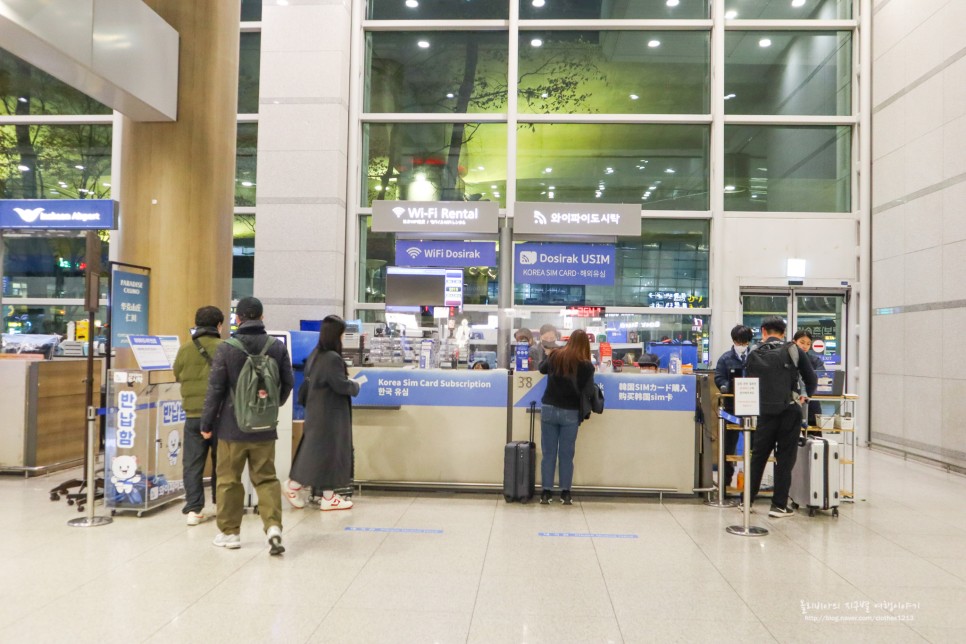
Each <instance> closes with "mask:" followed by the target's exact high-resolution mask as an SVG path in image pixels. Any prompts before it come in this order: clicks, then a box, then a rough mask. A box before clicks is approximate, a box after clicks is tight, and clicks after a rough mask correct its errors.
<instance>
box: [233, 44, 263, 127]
mask: <svg viewBox="0 0 966 644" xmlns="http://www.w3.org/2000/svg"><path fill="white" fill-rule="evenodd" d="M261 60H262V34H260V33H244V34H242V35H241V45H240V49H239V52H238V113H239V114H256V113H258V81H259V65H260V64H261Z"/></svg>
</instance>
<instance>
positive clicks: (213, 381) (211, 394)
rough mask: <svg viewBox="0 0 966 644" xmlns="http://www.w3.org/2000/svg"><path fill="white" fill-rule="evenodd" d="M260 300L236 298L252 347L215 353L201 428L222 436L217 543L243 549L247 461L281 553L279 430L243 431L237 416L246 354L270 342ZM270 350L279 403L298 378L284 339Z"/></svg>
mask: <svg viewBox="0 0 966 644" xmlns="http://www.w3.org/2000/svg"><path fill="white" fill-rule="evenodd" d="M262 313H263V309H262V303H261V302H260V301H259V300H258V299H256V298H254V297H246V298H244V299H242V300H240V301H239V302H238V306H236V307H235V314H236V315H237V316H238V322H239V326H238V330H237V331H236V332H235V336H234V337H235V338H237V339H238V340H239V341H240V342H241V343H242V344H243V345H245V349H246V351H247V352H248V353H247V354H246V353H245V351H241V350H240V349H238V348H235V347H232V346H230V345H229V344H228V343H222V344H221V346H219V347H218V351H217V352H216V353H215V356H214V360H213V362H212V365H211V377H210V379H209V381H208V395H207V396H206V397H205V407H204V412H203V413H202V415H201V433H202V436H204V437H205V438H210V437H211V436H212V435H214V436H217V438H218V451H219V452H220V454H219V458H218V530H219V531H220V532H219V533H218V536H216V537H215V540H214V544H215V545H216V546H219V547H222V548H240V547H241V537H240V536H239V533H240V532H241V520H242V515H243V514H244V511H245V508H244V495H245V490H244V488H243V487H242V482H241V476H242V472H243V471H244V469H245V465H246V464H247V465H248V473H249V476H250V477H251V481H252V485H253V486H254V488H255V492H256V493H257V494H258V514H259V515H260V516H261V517H262V524H263V526H264V528H265V534H266V535H267V536H268V542H269V545H270V546H271V553H272V554H273V555H274V554H281V553H282V552H284V548H282V486H281V484H280V483H279V481H278V476H277V475H276V474H275V441H276V440H277V439H278V433H277V432H276V431H275V430H274V429H270V430H268V431H264V432H247V433H246V432H242V431H241V429H239V428H238V423H237V421H236V420H235V413H234V407H233V404H232V400H233V396H232V392H234V391H235V386H236V385H237V383H238V376H239V374H240V373H241V370H242V367H244V366H245V362H246V360H247V359H248V354H253V355H254V354H257V353H259V352H260V351H261V350H262V348H264V346H265V343H266V342H268V341H269V337H268V334H266V333H265V324H264V323H263V322H262ZM267 355H268V356H269V357H270V358H272V359H273V360H275V362H276V363H278V374H279V379H280V385H281V386H280V390H279V406H281V405H284V404H285V401H286V400H288V397H289V394H291V393H292V386H293V384H294V382H295V378H294V376H293V374H292V362H291V360H289V357H288V350H287V349H286V348H285V345H283V344H282V343H280V342H273V343H272V344H271V345H270V346H269V347H268V350H267Z"/></svg>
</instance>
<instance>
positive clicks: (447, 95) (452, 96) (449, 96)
mask: <svg viewBox="0 0 966 644" xmlns="http://www.w3.org/2000/svg"><path fill="white" fill-rule="evenodd" d="M446 98H456V94H454V93H453V92H448V93H447V94H446Z"/></svg>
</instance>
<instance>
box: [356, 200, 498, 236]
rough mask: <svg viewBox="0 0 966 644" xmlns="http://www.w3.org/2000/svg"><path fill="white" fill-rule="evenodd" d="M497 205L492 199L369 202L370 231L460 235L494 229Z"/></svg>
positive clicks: (495, 230) (494, 230)
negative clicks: (370, 206)
mask: <svg viewBox="0 0 966 644" xmlns="http://www.w3.org/2000/svg"><path fill="white" fill-rule="evenodd" d="M499 217H500V207H499V205H498V204H497V203H496V202H493V201H379V200H377V201H373V202H372V231H373V232H377V233H418V234H421V235H422V234H425V235H428V236H435V235H443V236H450V237H451V238H463V239H465V238H466V237H465V235H468V234H476V233H479V234H494V233H496V232H497V231H498V226H499Z"/></svg>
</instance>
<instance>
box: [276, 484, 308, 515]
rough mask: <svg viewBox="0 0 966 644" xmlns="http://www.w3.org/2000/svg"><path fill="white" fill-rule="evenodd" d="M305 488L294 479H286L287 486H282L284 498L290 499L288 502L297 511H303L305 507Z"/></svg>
mask: <svg viewBox="0 0 966 644" xmlns="http://www.w3.org/2000/svg"><path fill="white" fill-rule="evenodd" d="M304 491H305V488H303V487H302V486H301V485H299V484H297V483H296V482H295V481H293V480H292V479H286V480H285V485H283V486H282V496H284V497H285V498H286V499H288V502H289V503H291V504H292V507H293V508H295V509H296V510H301V509H302V508H304V507H305V496H304Z"/></svg>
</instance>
